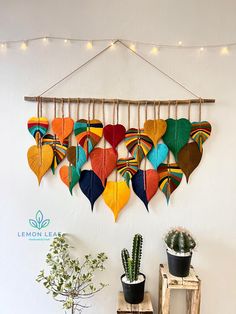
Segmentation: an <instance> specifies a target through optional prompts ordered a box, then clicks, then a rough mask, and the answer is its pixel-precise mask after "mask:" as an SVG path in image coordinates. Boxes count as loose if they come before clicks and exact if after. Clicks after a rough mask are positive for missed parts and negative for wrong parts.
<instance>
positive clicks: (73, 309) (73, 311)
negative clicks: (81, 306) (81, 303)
mask: <svg viewBox="0 0 236 314" xmlns="http://www.w3.org/2000/svg"><path fill="white" fill-rule="evenodd" d="M74 313H75V305H74V304H73V305H72V308H71V314H74Z"/></svg>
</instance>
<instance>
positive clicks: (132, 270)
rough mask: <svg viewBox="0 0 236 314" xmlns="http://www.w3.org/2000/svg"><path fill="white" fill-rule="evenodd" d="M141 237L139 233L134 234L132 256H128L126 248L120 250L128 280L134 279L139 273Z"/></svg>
mask: <svg viewBox="0 0 236 314" xmlns="http://www.w3.org/2000/svg"><path fill="white" fill-rule="evenodd" d="M142 244H143V237H142V236H141V234H135V236H134V238H133V248H132V258H130V255H129V252H128V250H127V249H123V250H122V251H121V258H122V263H123V267H124V271H125V275H126V278H127V279H128V280H129V281H130V282H133V281H136V280H137V279H138V275H139V274H140V264H141V257H142Z"/></svg>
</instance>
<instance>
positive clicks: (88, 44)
mask: <svg viewBox="0 0 236 314" xmlns="http://www.w3.org/2000/svg"><path fill="white" fill-rule="evenodd" d="M86 47H87V49H92V48H93V43H92V42H91V41H88V42H87V44H86Z"/></svg>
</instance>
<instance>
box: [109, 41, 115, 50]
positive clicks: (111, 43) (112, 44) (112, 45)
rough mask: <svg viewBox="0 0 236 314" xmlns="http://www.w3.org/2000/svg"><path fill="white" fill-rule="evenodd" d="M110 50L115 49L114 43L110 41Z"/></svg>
mask: <svg viewBox="0 0 236 314" xmlns="http://www.w3.org/2000/svg"><path fill="white" fill-rule="evenodd" d="M110 48H111V49H115V43H114V41H111V42H110Z"/></svg>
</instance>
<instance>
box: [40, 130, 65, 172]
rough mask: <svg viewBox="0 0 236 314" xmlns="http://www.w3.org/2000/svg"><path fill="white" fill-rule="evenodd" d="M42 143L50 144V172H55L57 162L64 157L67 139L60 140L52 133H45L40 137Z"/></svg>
mask: <svg viewBox="0 0 236 314" xmlns="http://www.w3.org/2000/svg"><path fill="white" fill-rule="evenodd" d="M42 144H43V145H51V147H52V149H53V162H52V165H51V169H52V173H53V174H55V170H56V168H57V166H58V165H59V163H60V162H61V161H62V160H63V159H64V158H65V156H66V153H67V148H68V145H69V141H68V139H65V140H64V142H63V143H62V144H61V142H60V141H59V140H58V139H57V138H56V136H54V135H52V134H46V135H45V136H44V137H43V139H42Z"/></svg>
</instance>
